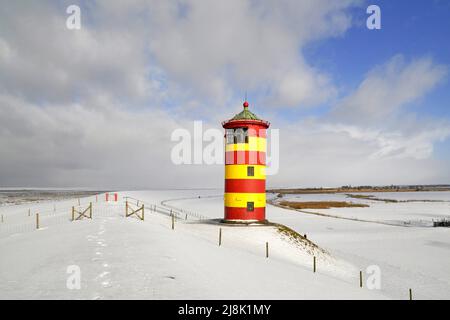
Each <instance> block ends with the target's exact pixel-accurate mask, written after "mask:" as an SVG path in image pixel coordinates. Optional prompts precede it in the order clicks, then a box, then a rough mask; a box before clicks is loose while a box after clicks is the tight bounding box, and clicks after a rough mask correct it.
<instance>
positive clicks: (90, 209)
mask: <svg viewBox="0 0 450 320" xmlns="http://www.w3.org/2000/svg"><path fill="white" fill-rule="evenodd" d="M89 217H90V218H91V219H92V202H90V203H89Z"/></svg>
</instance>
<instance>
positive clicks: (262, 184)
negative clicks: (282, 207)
mask: <svg viewBox="0 0 450 320" xmlns="http://www.w3.org/2000/svg"><path fill="white" fill-rule="evenodd" d="M225 192H226V193H265V192H266V180H264V179H225Z"/></svg>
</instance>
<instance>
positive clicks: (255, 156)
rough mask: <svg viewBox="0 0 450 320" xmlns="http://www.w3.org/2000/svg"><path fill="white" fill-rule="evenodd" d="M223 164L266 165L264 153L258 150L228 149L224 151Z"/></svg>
mask: <svg viewBox="0 0 450 320" xmlns="http://www.w3.org/2000/svg"><path fill="white" fill-rule="evenodd" d="M225 164H255V165H262V166H264V165H266V153H265V152H259V151H228V152H225Z"/></svg>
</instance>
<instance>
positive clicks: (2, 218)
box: [2, 215, 3, 223]
mask: <svg viewBox="0 0 450 320" xmlns="http://www.w3.org/2000/svg"><path fill="white" fill-rule="evenodd" d="M2 223H3V215H2Z"/></svg>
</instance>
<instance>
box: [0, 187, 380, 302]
mask: <svg viewBox="0 0 450 320" xmlns="http://www.w3.org/2000/svg"><path fill="white" fill-rule="evenodd" d="M217 194H218V191H217V190H207V191H205V190H199V191H196V190H194V191H146V192H121V193H120V196H121V201H119V202H117V203H114V202H110V203H104V202H99V203H96V202H94V203H93V219H92V220H90V219H84V220H80V221H74V222H71V221H70V215H69V211H68V210H66V209H67V208H70V206H71V205H74V204H73V202H74V200H70V201H69V200H68V201H67V203H59V204H58V206H59V207H60V208H62V211H61V213H59V211H58V209H56V210H55V208H54V206H53V205H52V204H50V203H40V204H33V205H31V206H32V207H31V208H30V211H31V212H35V211H39V210H43V209H42V208H45V210H47V211H49V210H50V211H51V210H52V207H53V210H54V213H53V215H54V216H55V219H56V221H58V223H48V224H46V222H45V221H46V220H45V219H44V220H43V221H42V223H41V226H40V229H39V230H35V229H33V223H34V219H33V215H32V216H31V217H29V216H28V215H27V214H26V211H27V210H26V207H25V206H22V207H20V206H15V207H10V209H11V210H10V211H9V212H8V207H5V208H3V209H2V213H4V214H5V215H6V219H5V222H4V225H2V227H1V228H2V229H0V256H1V260H0V298H2V299H14V298H18V299H49V298H56V299H122V298H123V299H384V298H389V296H388V295H386V294H385V293H384V292H381V291H378V290H368V289H366V288H362V289H361V288H359V278H358V275H359V269H358V268H357V267H355V266H354V265H352V264H350V263H348V262H346V261H344V260H343V259H338V258H337V257H336V256H334V254H333V252H332V250H328V252H329V253H330V254H328V253H327V252H325V251H323V250H321V249H320V248H317V247H315V246H314V245H313V244H312V243H310V242H308V241H306V240H305V239H302V238H297V239H294V238H292V237H291V235H290V234H289V233H286V232H284V233H283V232H281V231H280V229H279V228H278V227H277V226H276V225H273V226H258V227H256V226H255V227H236V226H226V225H223V224H219V223H217V222H216V221H213V220H212V221H209V220H198V219H194V218H192V217H191V216H188V217H187V218H188V219H187V220H185V218H186V217H184V218H180V219H177V220H176V221H175V229H174V230H172V219H171V217H169V216H167V215H164V214H161V213H156V212H154V211H152V210H150V208H151V207H149V206H148V205H147V204H148V203H155V204H159V203H160V202H161V201H162V200H166V199H170V198H178V199H180V198H197V199H198V200H197V202H200V203H201V202H202V201H213V202H212V205H210V206H209V209H208V210H206V211H207V212H203V213H204V214H205V215H208V216H210V217H211V218H220V217H221V215H222V210H221V209H222V208H221V207H220V206H219V204H220V203H221V202H222V199H221V198H220V197H214V196H215V195H217ZM127 195H128V196H132V197H134V198H136V199H141V200H142V201H144V202H145V205H146V206H147V209H146V212H145V221H141V220H139V219H137V218H136V217H129V218H125V217H124V210H125V207H124V203H123V197H124V196H127ZM198 195H200V196H201V198H198V197H197V196H198ZM205 196H211V197H210V198H205ZM90 201H92V198H90V199H89V198H86V199H81V207H83V205H86V204H87V203H88V202H90ZM179 201H180V203H181V202H182V201H183V200H179ZM184 201H187V200H184ZM192 201H193V200H192ZM133 205H134V206H136V204H133ZM30 219H31V220H32V221H33V222H31V221H30ZM272 220H276V219H272ZM47 221H48V222H50V221H53V220H51V213H49V214H48V218H47ZM22 222H23V223H28V224H29V226H30V228H28V229H24V230H19V232H11V230H13V228H12V229H11V228H10V229H9V230H10V232H4V233H2V230H7V229H4V228H7V225H8V223H10V224H15V225H16V226H18V225H20V224H21V223H22ZM274 222H277V221H274ZM220 228H221V230H222V243H221V246H219V245H218V240H219V230H220ZM308 238H309V237H308ZM266 242H268V243H269V257H268V258H266ZM327 249H330V248H327ZM313 256H316V258H317V272H316V273H314V272H313ZM73 265H75V266H78V267H79V268H80V270H81V288H80V289H79V290H78V289H68V287H67V284H66V282H67V279H68V277H69V276H70V274H68V273H67V268H68V267H69V266H73Z"/></svg>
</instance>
